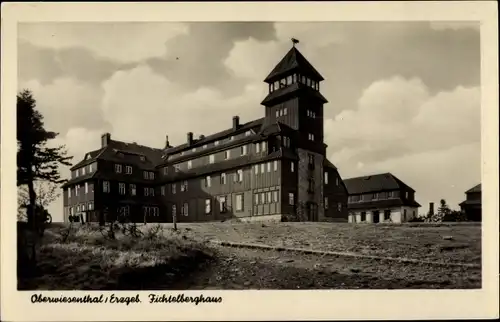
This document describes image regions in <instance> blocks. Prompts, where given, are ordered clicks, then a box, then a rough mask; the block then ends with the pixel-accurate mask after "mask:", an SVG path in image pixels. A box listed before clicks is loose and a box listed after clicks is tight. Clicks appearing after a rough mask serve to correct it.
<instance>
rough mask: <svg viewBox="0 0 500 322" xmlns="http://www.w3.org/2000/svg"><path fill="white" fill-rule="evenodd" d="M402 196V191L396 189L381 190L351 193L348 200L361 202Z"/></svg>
mask: <svg viewBox="0 0 500 322" xmlns="http://www.w3.org/2000/svg"><path fill="white" fill-rule="evenodd" d="M400 197H401V193H400V191H399V190H394V191H381V192H371V193H365V194H357V195H350V196H349V199H348V201H349V203H359V202H367V201H373V200H385V199H395V198H400Z"/></svg>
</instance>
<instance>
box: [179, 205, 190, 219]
mask: <svg viewBox="0 0 500 322" xmlns="http://www.w3.org/2000/svg"><path fill="white" fill-rule="evenodd" d="M181 215H182V216H186V217H187V216H189V206H188V204H187V202H185V203H183V204H182V207H181Z"/></svg>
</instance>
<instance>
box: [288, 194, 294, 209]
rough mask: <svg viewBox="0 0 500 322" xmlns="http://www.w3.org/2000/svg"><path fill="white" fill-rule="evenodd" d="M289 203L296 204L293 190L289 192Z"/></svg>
mask: <svg viewBox="0 0 500 322" xmlns="http://www.w3.org/2000/svg"><path fill="white" fill-rule="evenodd" d="M288 204H289V205H291V206H293V205H295V196H294V194H293V192H290V193H289V194H288Z"/></svg>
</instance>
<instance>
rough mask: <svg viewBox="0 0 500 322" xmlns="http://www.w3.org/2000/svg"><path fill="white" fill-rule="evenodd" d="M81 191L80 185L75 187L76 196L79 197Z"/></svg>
mask: <svg viewBox="0 0 500 322" xmlns="http://www.w3.org/2000/svg"><path fill="white" fill-rule="evenodd" d="M79 191H80V185H79V184H77V185H76V186H75V196H78V192H79Z"/></svg>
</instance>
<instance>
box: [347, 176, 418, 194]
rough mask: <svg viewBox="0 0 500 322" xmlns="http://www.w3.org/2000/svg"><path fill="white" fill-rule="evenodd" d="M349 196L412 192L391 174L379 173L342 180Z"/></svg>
mask: <svg viewBox="0 0 500 322" xmlns="http://www.w3.org/2000/svg"><path fill="white" fill-rule="evenodd" d="M344 183H345V185H346V187H347V191H348V192H349V194H362V193H368V192H376V191H390V190H397V189H401V188H403V187H404V188H407V189H409V190H412V191H415V190H413V189H412V188H411V187H410V186H408V185H407V184H405V183H404V182H403V181H401V180H399V179H398V178H397V177H396V176H394V175H393V174H392V173H381V174H375V175H368V176H363V177H356V178H349V179H344Z"/></svg>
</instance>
